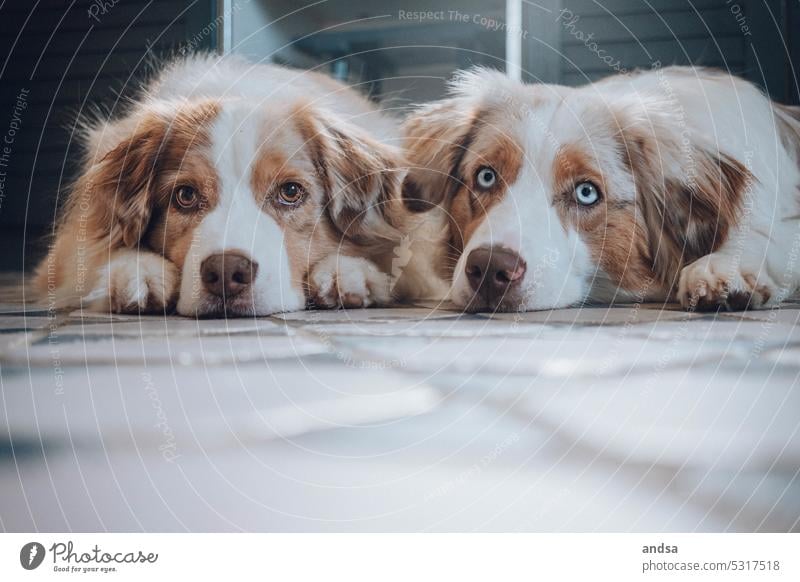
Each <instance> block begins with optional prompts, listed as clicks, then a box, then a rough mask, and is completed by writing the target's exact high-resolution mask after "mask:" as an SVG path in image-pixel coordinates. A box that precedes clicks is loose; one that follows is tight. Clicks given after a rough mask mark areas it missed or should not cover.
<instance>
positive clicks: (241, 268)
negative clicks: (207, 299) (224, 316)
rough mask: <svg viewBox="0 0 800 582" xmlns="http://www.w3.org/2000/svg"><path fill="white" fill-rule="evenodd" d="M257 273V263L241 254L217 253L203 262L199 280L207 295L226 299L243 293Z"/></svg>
mask: <svg viewBox="0 0 800 582" xmlns="http://www.w3.org/2000/svg"><path fill="white" fill-rule="evenodd" d="M257 271H258V263H256V262H255V261H251V260H250V259H248V258H247V257H246V256H244V255H243V254H241V253H219V254H216V255H211V256H210V257H208V258H206V260H204V261H203V263H202V264H201V265H200V278H201V279H202V281H203V287H205V288H206V290H207V291H208V292H209V293H211V294H213V295H216V296H217V297H222V298H224V299H227V298H228V297H234V296H236V295H238V294H239V293H241V292H242V291H244V290H245V289H246V288H247V287H248V286H249V285H250V283H252V282H253V280H254V279H255V278H256V272H257Z"/></svg>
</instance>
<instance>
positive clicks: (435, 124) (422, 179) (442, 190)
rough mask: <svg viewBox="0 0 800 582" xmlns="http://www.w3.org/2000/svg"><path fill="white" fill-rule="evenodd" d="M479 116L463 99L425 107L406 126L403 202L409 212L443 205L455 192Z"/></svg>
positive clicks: (449, 100)
mask: <svg viewBox="0 0 800 582" xmlns="http://www.w3.org/2000/svg"><path fill="white" fill-rule="evenodd" d="M478 117H479V115H478V114H477V112H476V110H475V108H474V107H472V106H469V105H467V104H466V102H465V101H464V100H463V99H460V98H453V99H446V100H444V101H441V102H438V103H434V104H432V105H426V106H424V107H421V108H420V109H418V110H417V111H416V112H415V113H413V114H411V116H409V118H408V119H407V120H406V122H405V123H404V125H403V130H404V134H405V149H406V158H407V160H408V163H409V170H408V174H407V176H406V179H405V182H404V184H403V201H404V203H405V204H406V206H407V207H408V208H409V209H410V210H415V211H418V212H420V211H424V210H427V209H429V208H430V207H431V206H438V205H440V204H442V203H443V202H444V201H445V200H446V199H447V198H449V196H450V195H451V194H452V193H453V192H454V191H455V190H456V188H457V186H458V184H457V180H459V179H460V178H459V176H458V167H459V165H460V164H461V160H462V158H463V157H464V153H465V152H466V151H467V150H468V149H469V147H470V145H471V143H472V141H473V139H474V132H475V126H476V124H477V121H478Z"/></svg>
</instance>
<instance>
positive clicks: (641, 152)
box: [616, 108, 754, 288]
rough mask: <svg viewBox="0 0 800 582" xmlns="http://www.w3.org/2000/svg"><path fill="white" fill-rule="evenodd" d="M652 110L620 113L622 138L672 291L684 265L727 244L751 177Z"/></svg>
mask: <svg viewBox="0 0 800 582" xmlns="http://www.w3.org/2000/svg"><path fill="white" fill-rule="evenodd" d="M654 109H655V110H653V111H650V112H643V111H642V110H641V108H640V111H639V114H636V113H635V109H628V110H627V112H620V113H619V114H618V115H617V116H616V125H617V128H616V129H617V140H618V145H619V148H620V151H621V153H622V156H623V160H624V162H625V165H626V167H627V169H628V170H629V171H630V173H631V176H632V178H633V181H634V187H635V196H636V202H637V204H638V208H639V209H640V211H641V214H642V217H643V220H644V222H645V226H646V231H647V237H648V244H647V246H648V249H649V253H650V259H651V261H652V267H653V271H654V272H655V274H656V276H657V278H658V279H659V281H660V282H661V283H662V284H664V285H665V286H666V287H667V288H672V287H674V285H676V284H677V279H678V276H679V274H680V270H681V269H682V268H683V267H684V266H685V265H687V264H689V263H691V262H693V261H695V260H697V259H699V258H700V257H702V256H705V255H707V254H709V253H712V252H714V251H715V250H716V249H718V248H719V247H720V245H721V244H722V243H723V242H725V240H726V239H727V237H728V233H729V231H730V230H731V228H732V227H733V226H734V224H735V223H736V221H737V220H738V218H739V215H740V212H741V208H742V204H743V199H744V196H745V193H746V190H747V188H748V184H750V183H751V180H753V179H754V178H753V176H752V174H751V173H750V172H749V171H748V169H747V168H746V167H745V166H744V165H743V164H742V163H741V162H740V161H739V160H735V159H733V158H731V157H730V156H728V155H726V154H724V153H721V152H720V151H719V150H718V148H715V147H714V146H713V144H709V143H700V142H698V141H697V138H696V137H695V136H694V135H692V134H691V133H690V132H689V131H685V130H682V129H681V128H682V127H684V126H682V125H681V123H680V122H679V121H678V120H675V119H672V117H671V115H670V114H669V113H667V112H665V111H663V110H659V109H658V108H654ZM632 111H633V113H632Z"/></svg>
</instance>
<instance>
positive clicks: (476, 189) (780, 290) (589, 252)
mask: <svg viewBox="0 0 800 582" xmlns="http://www.w3.org/2000/svg"><path fill="white" fill-rule="evenodd" d="M405 135H406V157H407V159H408V163H409V165H410V169H409V173H408V175H407V178H406V181H405V186H404V195H405V198H406V200H407V204H408V205H409V206H414V207H416V208H417V209H419V210H421V211H422V212H423V213H426V214H427V215H428V216H429V218H428V222H429V223H431V224H437V225H438V227H433V228H432V230H433V231H437V230H438V232H439V233H440V236H439V241H438V243H437V244H434V245H431V250H430V251H429V253H430V255H435V257H434V258H433V261H434V263H436V264H438V265H439V266H440V269H439V271H438V272H439V274H440V275H441V277H442V278H443V280H444V281H447V282H450V283H451V284H452V288H451V290H450V292H449V296H450V298H451V299H452V300H453V301H454V302H455V303H456V304H457V305H458V306H459V307H462V308H464V309H466V310H468V311H528V310H536V309H552V308H558V307H567V306H571V305H580V304H582V303H584V302H597V303H610V302H614V301H665V300H674V301H678V302H680V303H681V304H682V305H683V306H684V307H685V308H687V309H710V310H714V309H720V308H722V309H756V308H764V307H770V306H774V305H777V304H779V303H780V302H781V300H782V299H785V298H787V297H788V296H790V295H791V294H792V293H794V292H796V290H797V289H798V285H800V259H798V252H797V251H798V248H800V108H797V107H789V106H784V105H780V104H777V103H774V102H772V101H771V100H770V99H769V98H768V97H767V96H765V95H764V94H763V93H762V92H761V91H760V90H759V89H758V88H756V87H755V86H754V85H752V84H750V83H748V82H746V81H744V80H742V79H739V78H737V77H735V76H732V75H729V74H726V73H723V72H719V71H712V70H708V69H700V68H686V67H670V68H666V69H655V70H651V71H644V72H637V73H635V74H631V75H618V76H613V77H610V78H608V79H605V80H602V81H600V82H597V83H593V84H589V85H586V86H584V87H576V88H571V87H562V86H554V85H542V84H539V85H525V84H522V83H519V82H516V81H513V80H510V79H509V78H507V77H506V76H505V75H503V74H502V73H499V72H493V71H488V70H483V69H478V70H475V71H471V72H464V73H461V74H459V75H458V76H457V78H456V80H455V82H454V84H453V92H452V94H451V96H450V97H449V98H447V99H444V100H442V101H439V102H435V103H431V104H427V105H424V106H422V107H420V108H419V109H418V110H417V111H415V112H414V113H412V114H411V115H410V116H409V118H408V119H407V121H406V124H405Z"/></svg>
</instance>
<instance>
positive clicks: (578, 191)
mask: <svg viewBox="0 0 800 582" xmlns="http://www.w3.org/2000/svg"><path fill="white" fill-rule="evenodd" d="M575 200H577V201H578V204H580V205H582V206H591V205H592V204H596V203H597V201H598V200H600V192H599V191H598V190H597V186H595V185H594V184H592V183H591V182H581V183H580V184H578V185H577V186H575Z"/></svg>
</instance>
